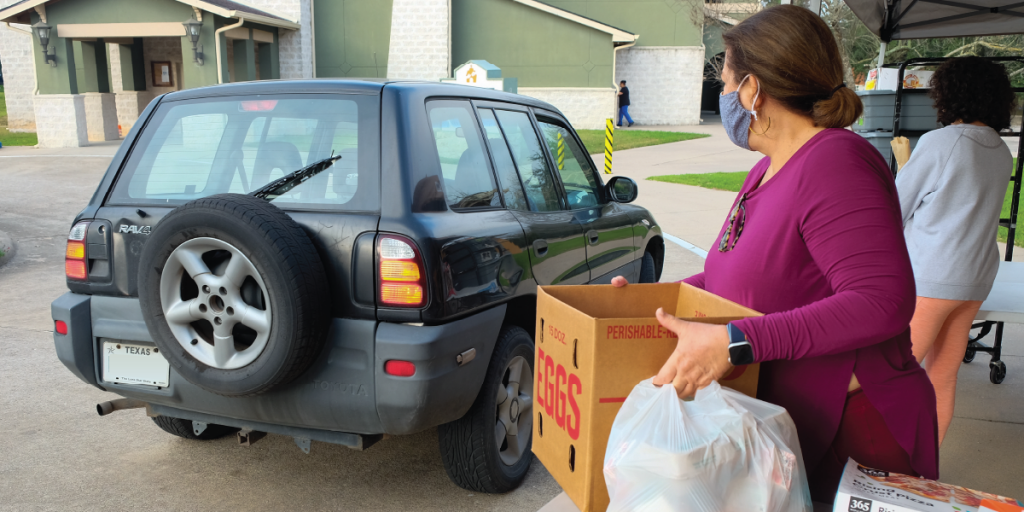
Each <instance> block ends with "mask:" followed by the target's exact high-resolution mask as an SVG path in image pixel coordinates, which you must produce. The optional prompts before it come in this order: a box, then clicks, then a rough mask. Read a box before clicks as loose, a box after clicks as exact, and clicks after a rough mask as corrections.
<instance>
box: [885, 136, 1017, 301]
mask: <svg viewBox="0 0 1024 512" xmlns="http://www.w3.org/2000/svg"><path fill="white" fill-rule="evenodd" d="M1012 166H1013V157H1012V156H1011V155H1010V150H1009V149H1008V148H1007V147H1006V144H1005V143H1004V142H1003V140H1002V139H1000V138H999V134H998V133H997V132H996V131H995V130H993V129H992V128H989V127H988V126H974V125H970V124H958V125H950V126H947V127H945V128H942V129H939V130H934V131H931V132H928V133H926V134H925V135H924V136H923V137H921V140H920V142H918V144H917V147H916V148H914V151H913V153H911V155H910V160H909V161H908V162H907V164H906V165H904V166H903V169H902V170H901V171H900V172H899V175H898V176H897V177H896V188H897V189H898V190H899V196H900V209H901V210H903V236H904V237H905V238H906V239H907V249H909V251H910V262H911V264H912V265H913V266H914V278H915V280H916V282H917V295H918V296H920V297H931V298H936V299H950V300H985V298H986V297H988V292H989V291H990V290H991V289H992V283H993V282H994V281H995V278H996V271H997V270H998V269H999V247H998V246H997V245H996V228H997V227H998V222H999V213H1000V211H1001V210H1002V206H1003V198H1004V197H1005V195H1006V187H1007V185H1008V183H1009V181H1010V174H1011V173H1012Z"/></svg>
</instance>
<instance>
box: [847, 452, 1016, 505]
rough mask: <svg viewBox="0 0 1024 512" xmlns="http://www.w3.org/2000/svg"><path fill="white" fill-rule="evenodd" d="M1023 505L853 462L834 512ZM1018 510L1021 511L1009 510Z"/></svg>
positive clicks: (999, 497)
mask: <svg viewBox="0 0 1024 512" xmlns="http://www.w3.org/2000/svg"><path fill="white" fill-rule="evenodd" d="M985 502H988V503H990V504H989V505H988V507H989V510H993V511H1000V512H1001V511H1003V510H1004V509H1003V508H1000V507H1002V506H1004V505H1006V506H1011V505H1015V506H1017V507H1019V506H1020V503H1019V502H1018V501H1017V500H1015V499H1012V498H1005V497H1003V496H997V495H995V494H989V493H987V492H980V491H974V490H971V489H968V488H966V487H960V486H959V485H950V484H944V483H941V482H936V481H935V480H927V479H924V478H917V477H913V476H907V475H901V474H899V473H889V472H887V471H880V470H877V469H871V468H868V467H865V466H861V465H860V464H857V462H856V461H854V460H853V459H850V460H848V461H847V462H846V468H845V469H844V470H843V479H842V480H841V481H840V483H839V492H838V493H837V494H836V501H835V506H834V508H833V509H832V510H833V512H922V511H929V512H981V510H984V509H982V508H980V507H982V505H983V504H984V503H985ZM1006 510H1010V511H1017V510H1021V509H1020V508H1008V509H1006Z"/></svg>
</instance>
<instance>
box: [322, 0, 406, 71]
mask: <svg viewBox="0 0 1024 512" xmlns="http://www.w3.org/2000/svg"><path fill="white" fill-rule="evenodd" d="M391 6H392V2H391V0H314V1H313V13H314V15H313V23H314V24H315V26H314V31H313V32H314V34H315V38H316V41H315V44H314V47H315V48H316V76H318V77H386V76H387V69H388V46H389V44H390V41H391Z"/></svg>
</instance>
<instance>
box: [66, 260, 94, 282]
mask: <svg viewBox="0 0 1024 512" xmlns="http://www.w3.org/2000/svg"><path fill="white" fill-rule="evenodd" d="M64 273H65V274H66V275H67V276H68V279H76V280H79V281H85V280H86V279H87V278H88V277H89V274H88V273H87V272H86V271H85V262H84V261H75V260H64Z"/></svg>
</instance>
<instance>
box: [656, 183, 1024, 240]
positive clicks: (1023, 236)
mask: <svg viewBox="0 0 1024 512" xmlns="http://www.w3.org/2000/svg"><path fill="white" fill-rule="evenodd" d="M647 179H649V180H651V181H664V182H667V183H679V184H681V185H693V186H695V187H704V188H710V189H714V190H727V191H730V192H739V191H740V187H742V186H743V180H745V179H747V173H746V172H715V173H709V174H671V175H667V176H651V177H650V178H647ZM1012 195H1013V183H1012V182H1011V183H1010V186H1009V187H1008V188H1007V189H1006V197H1005V198H1004V199H1003V212H1002V213H1001V214H1000V215H999V216H1000V218H1004V219H1005V218H1007V217H1009V216H1010V197H1011V196H1012ZM1006 234H1007V233H1006V228H999V241H1000V242H1006ZM1013 244H1014V245H1016V246H1017V247H1024V229H1021V228H1018V229H1017V233H1016V234H1015V236H1014V241H1013Z"/></svg>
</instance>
